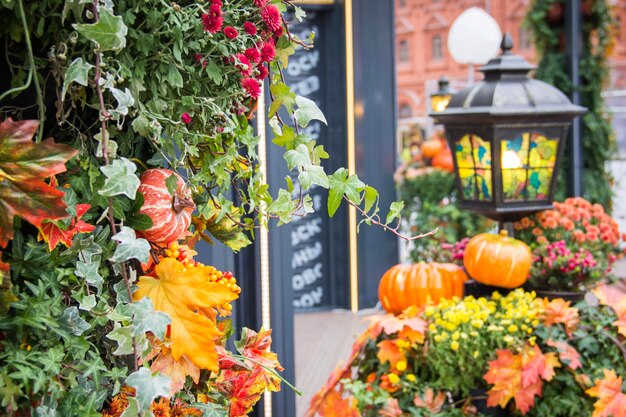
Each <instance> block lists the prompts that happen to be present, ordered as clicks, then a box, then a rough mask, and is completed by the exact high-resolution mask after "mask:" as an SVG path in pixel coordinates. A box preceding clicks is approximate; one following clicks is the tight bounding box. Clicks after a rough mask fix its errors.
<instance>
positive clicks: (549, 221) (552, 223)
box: [545, 217, 559, 229]
mask: <svg viewBox="0 0 626 417" xmlns="http://www.w3.org/2000/svg"><path fill="white" fill-rule="evenodd" d="M558 225H559V224H558V223H557V220H556V219H555V218H554V217H551V218H549V219H547V220H546V221H545V227H547V228H548V229H555V228H556V227H557V226H558Z"/></svg>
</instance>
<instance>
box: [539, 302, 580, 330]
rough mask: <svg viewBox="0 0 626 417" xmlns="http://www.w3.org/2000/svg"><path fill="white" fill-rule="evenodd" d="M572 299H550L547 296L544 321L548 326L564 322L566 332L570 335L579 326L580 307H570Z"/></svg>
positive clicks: (544, 305) (544, 303) (544, 304)
mask: <svg viewBox="0 0 626 417" xmlns="http://www.w3.org/2000/svg"><path fill="white" fill-rule="evenodd" d="M570 303H571V301H565V300H563V299H562V298H557V299H555V300H552V301H549V300H548V299H547V298H546V299H544V300H543V308H544V317H543V323H544V324H545V325H546V326H552V325H554V324H559V323H560V324H562V325H563V326H565V332H566V333H567V335H568V336H572V333H573V332H574V330H576V328H577V327H578V322H579V317H578V309H577V308H575V307H570Z"/></svg>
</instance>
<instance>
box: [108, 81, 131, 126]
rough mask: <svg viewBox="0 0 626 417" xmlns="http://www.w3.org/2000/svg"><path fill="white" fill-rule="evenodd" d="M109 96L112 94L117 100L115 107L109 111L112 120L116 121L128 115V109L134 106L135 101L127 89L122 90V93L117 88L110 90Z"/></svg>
mask: <svg viewBox="0 0 626 417" xmlns="http://www.w3.org/2000/svg"><path fill="white" fill-rule="evenodd" d="M111 94H113V97H115V100H117V107H116V108H115V109H112V110H110V111H109V113H111V115H112V116H113V119H114V120H118V119H120V117H121V116H126V115H127V114H128V109H129V107H133V106H134V105H135V99H134V98H133V95H132V94H131V93H130V90H129V89H128V88H126V89H124V91H122V90H119V89H117V88H111Z"/></svg>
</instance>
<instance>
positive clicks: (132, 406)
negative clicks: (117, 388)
mask: <svg viewBox="0 0 626 417" xmlns="http://www.w3.org/2000/svg"><path fill="white" fill-rule="evenodd" d="M150 414H152V413H150ZM120 417H145V416H144V415H143V414H142V413H140V412H139V404H138V403H137V399H136V398H134V397H128V405H127V406H126V408H125V409H124V412H123V413H122V414H120Z"/></svg>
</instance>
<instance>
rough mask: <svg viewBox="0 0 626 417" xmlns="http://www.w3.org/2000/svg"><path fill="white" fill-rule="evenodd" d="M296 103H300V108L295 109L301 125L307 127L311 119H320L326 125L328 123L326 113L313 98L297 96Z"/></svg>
mask: <svg viewBox="0 0 626 417" xmlns="http://www.w3.org/2000/svg"><path fill="white" fill-rule="evenodd" d="M296 104H297V105H298V109H297V110H296V111H295V113H294V116H295V118H296V121H297V122H298V124H299V125H300V127H307V126H308V124H309V122H311V120H319V121H321V122H322V123H324V124H325V125H328V122H327V121H326V117H324V113H322V111H321V110H320V108H319V107H317V104H315V102H314V101H313V100H309V99H308V98H306V97H302V96H296Z"/></svg>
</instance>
